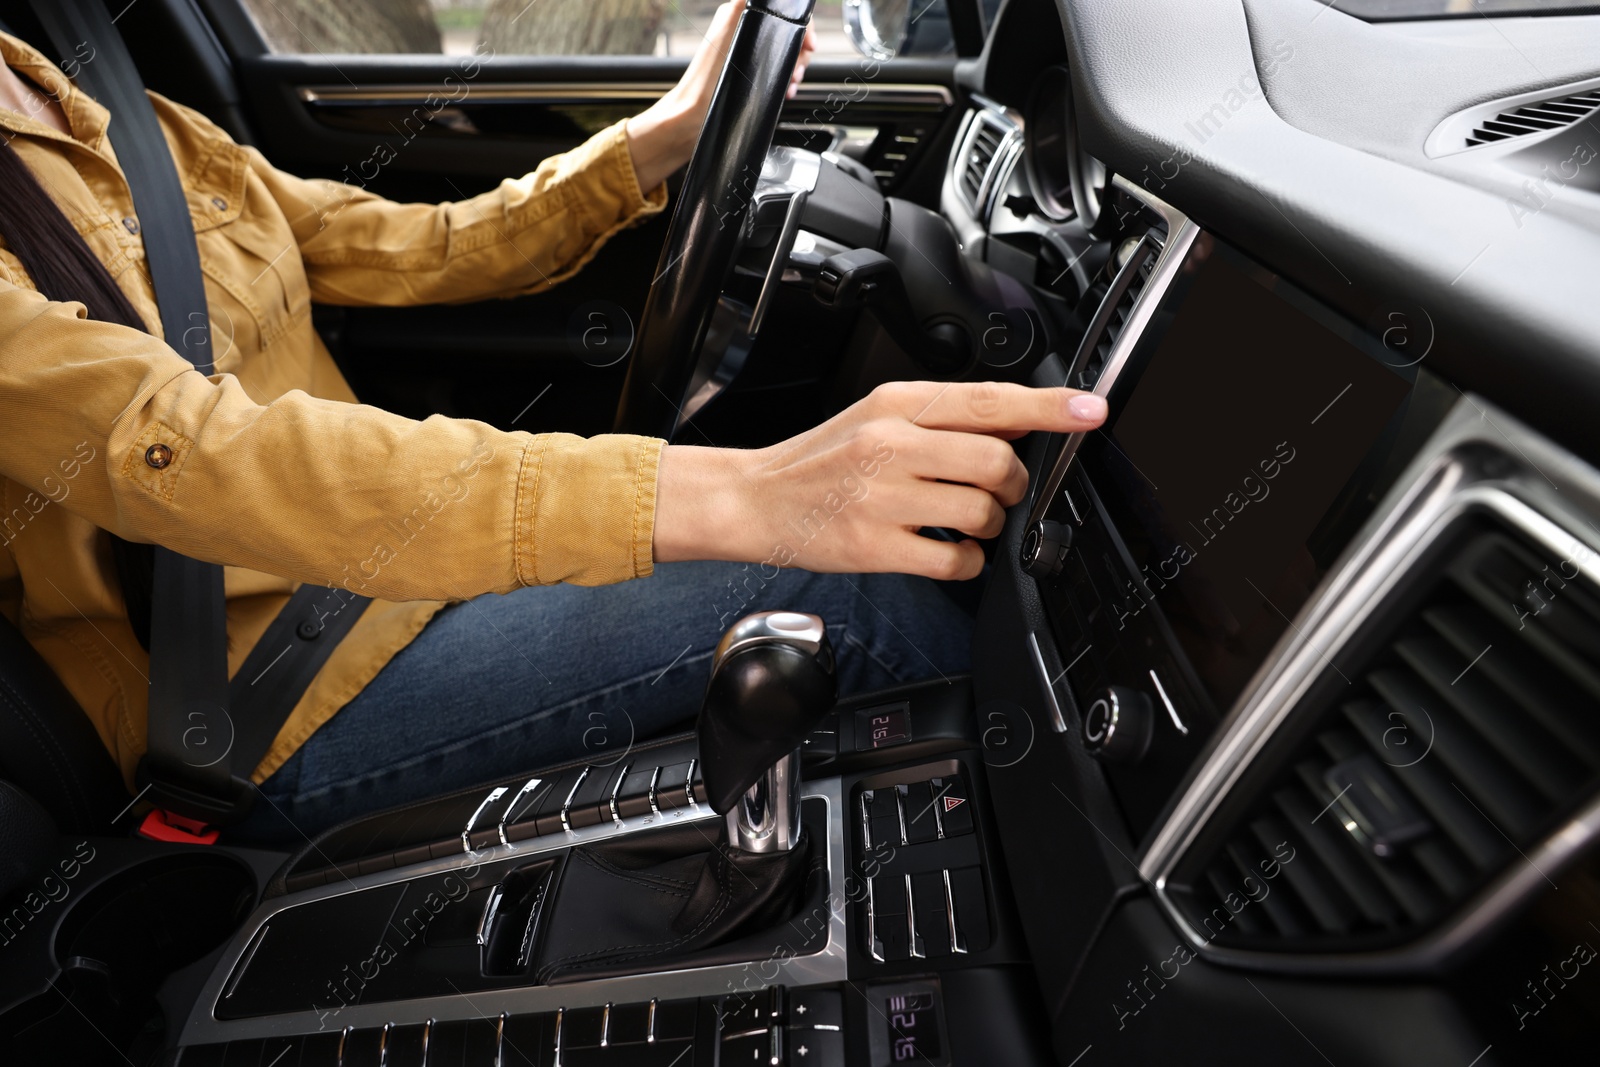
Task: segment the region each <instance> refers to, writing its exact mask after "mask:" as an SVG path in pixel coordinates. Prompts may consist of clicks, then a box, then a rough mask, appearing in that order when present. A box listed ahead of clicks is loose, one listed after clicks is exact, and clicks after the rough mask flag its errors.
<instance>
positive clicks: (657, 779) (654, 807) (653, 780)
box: [650, 767, 661, 816]
mask: <svg viewBox="0 0 1600 1067" xmlns="http://www.w3.org/2000/svg"><path fill="white" fill-rule="evenodd" d="M660 783H661V768H660V767H657V768H656V769H655V772H654V773H653V774H651V775H650V814H652V815H657V816H659V815H660V814H661V805H660V804H658V803H656V801H657V799H658V798H657V796H656V786H657V785H659V784H660Z"/></svg>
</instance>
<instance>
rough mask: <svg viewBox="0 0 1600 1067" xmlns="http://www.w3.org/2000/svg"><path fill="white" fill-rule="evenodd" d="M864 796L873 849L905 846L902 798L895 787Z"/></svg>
mask: <svg viewBox="0 0 1600 1067" xmlns="http://www.w3.org/2000/svg"><path fill="white" fill-rule="evenodd" d="M862 796H863V797H864V798H865V799H866V802H867V815H868V818H869V820H870V824H869V825H870V832H871V834H872V847H873V848H878V847H880V846H882V845H903V844H905V843H906V842H905V838H904V837H903V836H901V833H900V796H899V792H898V791H897V790H896V789H895V788H894V786H885V787H884V788H882V789H869V790H867V791H866V792H865V793H863V794H862Z"/></svg>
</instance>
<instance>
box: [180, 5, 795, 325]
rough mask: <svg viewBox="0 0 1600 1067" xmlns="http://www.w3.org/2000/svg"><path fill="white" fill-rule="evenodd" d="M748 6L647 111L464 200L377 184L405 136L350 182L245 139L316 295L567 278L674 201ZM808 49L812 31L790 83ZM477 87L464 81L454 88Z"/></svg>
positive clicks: (466, 297) (459, 291)
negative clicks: (407, 194)
mask: <svg viewBox="0 0 1600 1067" xmlns="http://www.w3.org/2000/svg"><path fill="white" fill-rule="evenodd" d="M743 9H744V2H743V0H737V2H734V3H727V4H723V5H722V6H721V7H720V8H719V9H718V10H717V13H716V16H715V18H714V19H713V22H712V26H711V29H710V32H709V33H708V34H707V36H706V40H705V42H704V43H703V44H702V45H701V46H700V48H699V50H698V51H697V52H696V53H695V56H694V58H693V59H692V60H691V61H690V63H689V67H688V69H687V70H686V71H685V73H684V75H683V77H682V78H681V79H680V80H679V82H678V84H677V85H675V86H674V87H673V88H672V89H671V90H670V91H669V92H668V93H667V94H666V95H665V96H663V97H662V98H661V99H660V100H659V101H657V102H656V103H655V104H653V105H651V107H649V108H648V109H647V110H645V111H644V112H643V113H641V114H639V115H637V116H635V117H633V118H631V119H628V120H627V121H625V122H619V123H617V124H616V125H614V126H612V127H610V128H608V129H606V130H604V131H602V132H601V133H598V134H596V135H595V136H594V137H592V138H590V139H589V140H588V141H587V142H585V143H584V144H582V145H580V146H579V147H578V148H575V149H573V150H572V151H570V152H567V153H564V154H562V155H558V156H552V157H551V158H549V159H547V160H545V161H544V162H543V163H541V164H539V166H538V167H537V168H535V169H534V170H533V171H531V172H530V173H528V174H525V175H523V176H522V177H520V178H514V179H507V180H505V181H503V182H501V183H500V185H499V186H498V187H497V188H495V189H493V190H491V191H490V192H487V193H484V194H482V195H480V196H475V197H471V198H468V199H466V200H461V201H457V202H450V203H443V204H400V203H395V202H392V201H389V200H385V199H384V198H382V197H380V196H377V195H376V194H373V193H371V192H368V191H367V190H366V188H365V186H366V184H367V183H368V182H370V181H372V180H374V179H375V178H376V177H377V176H378V175H379V174H381V173H382V171H383V168H384V167H386V166H388V165H389V164H390V163H392V162H393V161H394V160H395V159H397V158H400V155H401V153H403V152H404V151H405V143H404V142H403V141H402V142H400V143H399V144H398V145H395V144H392V143H390V142H388V141H385V142H381V143H379V144H378V145H375V146H374V149H373V152H372V153H371V155H370V156H369V157H368V158H367V159H365V160H362V161H360V162H358V163H356V164H354V169H351V168H346V175H347V180H346V181H345V182H331V181H311V180H305V179H301V178H297V177H294V176H293V175H289V174H285V173H284V172H282V171H280V170H278V169H277V168H275V167H273V166H272V165H271V164H270V163H268V162H267V160H266V157H264V156H263V155H261V153H260V152H257V151H255V150H254V149H249V150H248V152H249V157H250V166H251V170H252V171H253V172H254V174H255V176H256V177H257V178H259V179H260V180H261V181H262V182H263V183H265V185H266V188H267V190H268V192H269V193H270V194H271V196H272V198H273V200H275V201H276V202H277V204H278V206H279V207H280V208H281V209H282V210H283V213H284V215H285V216H286V217H287V218H288V220H289V223H290V225H291V227H292V228H293V230H294V234H295V239H296V242H297V243H298V245H299V249H300V255H301V258H302V260H303V261H304V262H305V266H306V276H307V278H308V280H309V282H310V285H311V297H312V299H313V300H314V301H316V302H318V303H324V304H342V305H347V306H354V305H382V306H393V305H415V304H431V303H460V302H466V301H473V300H483V299H487V298H491V297H507V296H518V295H522V294H525V293H533V292H538V291H540V290H543V289H546V288H548V287H550V286H552V285H555V284H557V283H558V282H561V281H564V280H565V279H567V278H569V277H571V276H572V275H573V274H575V273H576V272H577V271H579V270H580V269H582V268H583V267H584V266H585V265H586V264H587V263H588V262H589V261H590V260H591V259H593V258H594V255H595V254H596V253H597V252H598V251H599V250H600V247H601V246H602V245H604V244H605V242H606V241H607V240H608V239H609V238H610V237H611V236H613V235H614V234H616V233H617V232H618V231H619V230H622V229H624V228H626V227H628V226H631V225H634V224H635V223H637V222H638V221H640V220H641V219H643V218H646V217H648V216H650V215H653V214H655V213H657V212H659V211H660V210H662V208H664V207H665V206H666V189H665V186H664V184H663V183H664V182H665V181H666V179H667V178H668V177H669V176H670V175H671V174H672V173H673V172H675V171H676V170H678V168H680V167H682V166H683V165H684V164H686V163H687V162H688V161H689V157H690V155H691V154H692V152H693V151H694V146H695V142H696V141H697V140H698V138H699V136H700V129H701V127H702V126H703V125H704V122H705V116H706V111H707V109H708V108H709V107H710V104H711V97H712V94H713V92H714V91H715V89H716V83H717V79H718V77H719V76H720V75H721V73H722V67H723V64H724V61H725V60H726V58H727V53H728V48H729V46H730V45H731V44H732V41H733V32H734V29H735V28H736V26H737V24H738V16H739V14H740V13H741V12H742V11H743ZM811 50H812V38H811V36H810V33H809V32H808V33H807V36H806V38H805V44H804V47H803V48H802V52H801V56H800V60H799V62H798V63H797V64H796V66H795V70H794V74H793V77H792V80H791V84H790V91H791V92H792V91H793V87H794V86H795V85H796V84H798V82H799V79H800V77H801V76H802V75H803V74H804V73H805V67H806V64H807V63H808V62H809V60H810V57H811ZM473 62H476V61H473ZM471 91H472V84H471V81H470V79H466V78H463V80H462V82H461V84H459V85H457V86H456V87H455V89H454V90H453V93H459V94H460V95H462V96H470V94H471ZM440 106H441V107H442V106H444V104H442V103H441V105H440ZM192 121H204V120H200V119H198V118H197V117H195V118H194V119H192ZM407 126H408V127H409V123H408V124H407ZM215 136H217V137H225V136H226V135H225V134H223V133H222V132H221V131H220V130H216V131H215ZM397 140H398V139H397Z"/></svg>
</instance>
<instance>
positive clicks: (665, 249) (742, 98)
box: [615, 0, 814, 438]
mask: <svg viewBox="0 0 1600 1067" xmlns="http://www.w3.org/2000/svg"><path fill="white" fill-rule="evenodd" d="M813 3H814V0H748V2H747V3H746V5H745V10H744V14H743V15H742V16H740V19H739V25H738V28H737V29H736V30H735V31H734V37H733V43H732V46H731V47H730V48H729V50H728V60H727V63H726V64H724V66H723V68H722V76H721V77H720V78H719V79H718V81H717V88H716V90H715V92H714V93H713V94H712V98H711V107H710V109H709V110H708V111H707V113H706V121H705V125H704V126H703V127H702V128H701V131H700V140H699V141H698V143H696V145H695V150H694V155H693V156H692V157H691V158H690V160H689V168H688V170H687V172H686V173H685V175H684V180H683V189H682V191H681V192H680V193H679V194H678V202H677V205H676V206H675V207H674V208H673V212H672V222H671V224H670V226H669V227H668V230H667V239H666V243H665V244H664V245H663V246H662V249H661V258H660V260H659V261H658V262H657V264H656V274H655V280H654V281H653V282H651V284H650V294H649V296H648V297H647V298H646V299H645V305H644V312H643V314H642V316H641V317H640V321H639V329H638V332H637V334H636V339H635V343H634V350H633V359H632V360H631V362H630V363H629V365H628V373H627V377H626V379H625V380H624V381H623V385H622V396H621V398H620V400H619V402H618V404H617V417H616V423H615V425H616V429H617V430H618V431H619V432H623V433H638V434H648V435H651V436H655V437H664V438H671V436H672V434H673V432H674V431H675V430H677V429H678V427H679V424H680V422H681V416H682V410H683V402H684V399H685V392H686V390H687V388H688V385H689V380H690V377H691V375H692V374H693V370H694V366H695V362H696V358H697V356H698V354H699V351H700V347H701V345H702V344H703V342H704V340H705V335H706V328H707V326H708V325H709V324H710V321H711V314H712V311H713V310H714V308H715V306H716V302H717V297H718V296H719V295H720V294H721V292H722V288H723V283H724V281H725V279H726V278H727V276H728V273H729V271H730V270H731V269H732V267H733V261H734V257H735V255H736V254H737V253H738V249H739V238H740V233H741V231H742V229H743V226H744V220H745V216H746V215H747V214H748V211H749V207H750V203H751V199H752V196H753V194H754V191H755V187H756V180H757V179H758V178H759V177H760V175H761V167H762V164H763V162H764V161H765V159H766V154H767V150H768V149H769V148H770V147H771V145H772V138H773V134H774V133H776V131H777V128H778V115H779V112H780V111H781V110H782V108H783V101H784V90H785V89H786V88H787V87H788V84H789V75H790V73H791V72H792V71H793V70H794V65H795V62H796V60H798V59H799V57H800V46H801V42H802V41H803V40H804V38H805V32H806V25H807V23H808V21H809V19H810V17H811V8H812V4H813Z"/></svg>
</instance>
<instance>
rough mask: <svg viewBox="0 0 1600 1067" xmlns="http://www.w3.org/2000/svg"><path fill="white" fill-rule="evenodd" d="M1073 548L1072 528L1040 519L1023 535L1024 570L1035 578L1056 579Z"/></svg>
mask: <svg viewBox="0 0 1600 1067" xmlns="http://www.w3.org/2000/svg"><path fill="white" fill-rule="evenodd" d="M1071 548H1072V527H1070V526H1068V525H1066V524H1065V523H1059V522H1054V521H1052V520H1050V519H1040V520H1039V521H1038V522H1036V523H1034V524H1033V525H1032V526H1030V527H1028V532H1027V533H1025V534H1023V535H1022V550H1021V553H1020V554H1021V558H1022V569H1023V570H1024V571H1026V572H1027V573H1028V574H1030V575H1032V576H1033V577H1035V578H1054V577H1055V576H1056V575H1058V574H1060V573H1061V568H1062V566H1063V565H1064V564H1065V563H1066V562H1067V552H1068V550H1069V549H1071Z"/></svg>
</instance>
